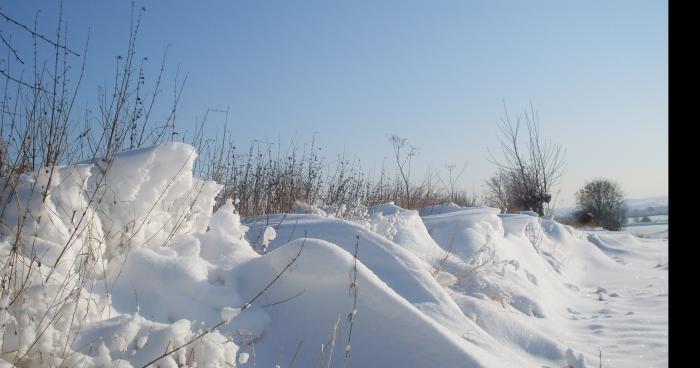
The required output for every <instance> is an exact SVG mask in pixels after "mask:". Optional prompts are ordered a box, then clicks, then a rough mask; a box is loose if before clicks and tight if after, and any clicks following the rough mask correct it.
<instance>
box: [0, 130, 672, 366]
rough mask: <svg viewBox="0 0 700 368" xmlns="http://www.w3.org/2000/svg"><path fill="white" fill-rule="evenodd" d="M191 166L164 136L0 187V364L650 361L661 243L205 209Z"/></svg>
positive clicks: (201, 184) (472, 215)
mask: <svg viewBox="0 0 700 368" xmlns="http://www.w3.org/2000/svg"><path fill="white" fill-rule="evenodd" d="M196 154H197V153H196V151H195V150H194V148H193V147H191V146H189V145H186V144H182V143H167V144H162V145H159V146H156V147H149V148H143V149H138V150H134V151H128V152H123V153H120V154H118V155H117V156H116V157H115V158H114V160H112V161H111V162H106V161H104V160H95V161H93V162H84V163H81V164H76V165H71V166H60V167H56V168H54V170H53V171H51V170H43V169H40V170H37V171H35V172H32V173H26V174H23V175H21V176H20V177H19V178H18V182H17V186H16V187H15V188H12V190H10V189H9V188H7V189H5V191H4V192H2V193H0V195H2V203H3V205H4V206H6V210H5V211H3V212H2V213H1V214H0V216H1V217H0V221H1V224H2V226H1V227H0V234H1V235H2V237H1V238H0V265H1V266H2V267H1V269H2V274H1V275H0V276H1V277H2V278H1V279H0V280H1V281H2V284H1V288H0V291H1V292H2V294H1V295H0V347H1V350H0V367H4V366H11V365H12V364H15V365H18V366H21V367H41V366H46V367H48V366H79V367H108V366H115V367H116V366H119V367H141V366H143V365H146V364H149V363H153V364H154V365H153V366H160V367H184V366H187V367H194V366H197V367H205V366H207V367H208V366H234V365H236V364H239V365H243V364H246V363H247V362H248V360H249V353H248V352H247V351H250V350H249V349H251V350H253V351H254V352H255V355H254V357H255V358H254V363H255V364H256V365H257V366H261V367H273V366H275V365H276V364H277V362H278V361H280V360H282V361H291V360H292V359H294V361H295V366H299V367H305V366H317V365H318V363H319V358H320V359H321V361H322V362H323V363H324V364H323V365H324V366H329V365H330V366H343V365H345V366H348V367H386V366H402V367H428V366H439V367H514V366H517V367H542V366H564V365H569V366H574V367H589V366H597V364H598V363H599V362H598V359H599V357H600V356H602V359H603V361H602V365H603V366H617V367H636V366H639V365H645V366H665V365H667V361H668V357H667V349H668V348H667V341H666V339H665V337H664V336H666V334H667V331H668V327H667V310H668V309H667V308H668V293H667V285H668V284H667V277H668V267H658V265H663V264H666V265H667V264H668V260H667V259H668V253H667V246H668V241H667V240H666V239H640V238H637V237H635V236H633V235H631V234H629V233H626V232H604V231H579V230H576V229H573V228H571V227H569V226H564V225H561V224H559V223H556V222H555V221H552V220H551V219H547V218H540V217H534V216H529V214H507V215H506V214H500V213H499V210H497V209H493V208H487V207H476V208H462V207H459V206H457V205H455V204H453V203H450V204H445V205H440V206H432V207H428V208H424V209H421V210H419V211H414V210H406V209H403V208H400V207H398V206H396V205H395V204H394V203H386V204H382V205H378V206H375V207H371V208H361V209H360V210H356V211H355V212H353V213H351V214H349V215H348V216H347V217H348V218H350V219H351V220H347V219H341V218H339V216H338V214H340V213H348V212H347V211H346V208H341V209H338V208H330V207H327V206H324V205H322V204H319V205H316V204H315V205H313V206H311V205H307V204H303V203H297V204H296V206H295V210H294V211H292V212H294V213H291V214H271V215H269V216H264V218H253V219H241V217H240V216H239V215H238V214H237V213H236V211H235V208H234V203H232V202H231V201H230V200H229V201H227V202H226V203H224V205H223V206H221V207H220V208H219V209H218V210H217V211H216V212H214V211H213V208H214V204H215V197H216V196H217V194H218V193H219V191H220V190H221V186H220V185H219V184H217V183H214V182H211V181H204V180H200V179H197V178H196V177H195V176H193V174H192V169H193V165H194V160H195V159H196ZM50 175H53V176H52V177H50ZM49 179H50V180H49ZM0 180H2V179H0ZM0 184H2V183H1V182H0ZM41 186H44V187H48V191H47V193H48V195H47V197H46V198H45V199H44V198H43V196H42V194H43V192H41V193H40V192H37V191H35V190H34V189H33V188H37V187H41ZM4 187H6V186H5V185H2V186H0V188H4ZM23 213H28V214H29V216H23V215H21V214H23ZM244 223H245V224H244ZM269 224H274V228H273V227H272V226H270V225H269ZM20 229H21V231H20ZM256 241H259V243H258V244H262V248H260V249H258V250H259V251H260V252H256V250H255V249H254V246H255V242H256ZM356 244H357V246H358V252H357V257H358V258H357V262H355V259H354V257H353V255H354V254H355V246H356ZM300 250H301V253H299V252H300ZM261 254H262V255H261ZM297 255H298V257H297ZM295 257H296V258H295ZM291 260H294V262H293V265H290V261H291ZM355 265H356V266H355ZM655 265H657V266H656V267H655ZM355 267H356V268H355ZM355 271H356V279H352V278H349V277H348V275H355V273H354V272H355ZM277 276H279V278H278V279H276V280H275V278H276V277H277ZM8 280H12V282H8ZM273 280H274V282H272V281H273ZM352 282H357V283H356V284H355V285H356V287H355V288H353V290H356V291H357V294H356V295H357V299H355V298H354V295H353V293H352V292H350V291H349V290H350V285H351V283H352ZM251 300H254V301H253V302H252V303H250V301H251ZM247 303H250V304H247ZM233 306H239V307H233ZM353 306H354V307H353ZM358 312H359V313H358ZM339 316H347V318H339ZM642 325H643V326H644V329H645V331H648V333H644V334H641V335H639V334H637V332H638V331H639V329H640V326H642ZM214 326H216V328H213V327H214ZM351 328H352V330H350V329H351ZM632 335H634V336H635V338H634V339H630V338H628V336H632ZM329 337H331V338H329ZM319 346H323V348H322V349H321V351H319V348H318V347H319ZM351 347H352V349H351ZM333 350H335V352H334V351H333ZM243 351H246V352H243ZM343 351H344V354H343ZM319 355H320V357H319ZM640 356H644V358H639V357H640ZM344 360H347V361H346V362H344Z"/></svg>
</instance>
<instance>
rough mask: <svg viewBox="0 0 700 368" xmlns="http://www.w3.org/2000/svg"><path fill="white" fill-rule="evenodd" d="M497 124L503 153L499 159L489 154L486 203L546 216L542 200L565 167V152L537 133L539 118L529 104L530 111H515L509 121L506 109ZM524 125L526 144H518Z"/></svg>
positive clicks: (548, 197)
mask: <svg viewBox="0 0 700 368" xmlns="http://www.w3.org/2000/svg"><path fill="white" fill-rule="evenodd" d="M504 110H505V117H504V118H503V119H502V120H501V123H500V124H499V129H500V135H499V136H498V140H499V143H500V148H501V151H502V154H503V158H502V159H501V160H499V159H496V158H495V156H494V155H493V154H491V161H492V162H493V163H494V164H495V165H496V167H497V172H496V174H495V175H494V176H493V177H492V178H491V179H489V180H488V181H487V182H486V186H487V188H488V192H489V195H488V200H489V204H490V205H491V206H494V207H498V208H501V209H502V210H503V211H504V212H508V211H511V212H514V211H523V210H529V211H535V212H537V213H538V214H539V215H545V203H549V202H550V200H551V197H552V195H551V191H552V189H553V188H554V187H555V186H556V185H557V183H558V181H559V179H560V178H561V175H562V174H563V172H564V168H565V166H566V159H565V156H566V154H565V152H564V150H563V148H562V147H561V146H560V145H558V144H553V143H551V142H550V141H549V140H547V139H545V138H543V137H542V136H541V134H540V124H539V117H538V115H537V114H536V112H535V110H534V108H533V107H532V105H530V111H529V112H528V111H525V113H524V114H522V115H521V114H518V115H516V117H515V122H512V121H511V119H510V116H509V114H508V110H507V109H506V108H505V105H504ZM523 124H524V126H525V129H526V130H527V135H526V137H525V144H524V145H523V144H522V143H521V128H522V126H523Z"/></svg>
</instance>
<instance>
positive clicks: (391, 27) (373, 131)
mask: <svg viewBox="0 0 700 368" xmlns="http://www.w3.org/2000/svg"><path fill="white" fill-rule="evenodd" d="M136 6H137V8H138V7H141V6H145V7H146V9H147V10H146V12H145V14H144V20H143V25H142V30H141V32H140V37H139V41H138V46H137V47H138V51H139V54H140V55H142V56H146V57H148V58H149V60H150V61H149V63H150V64H151V65H150V67H149V69H148V70H147V77H150V78H151V79H153V78H155V74H156V70H157V68H158V67H159V61H160V58H161V55H162V53H163V51H164V49H165V47H166V45H167V44H171V45H172V46H171V47H170V50H169V57H168V65H167V69H166V72H167V73H168V78H169V80H172V78H173V75H174V71H175V69H176V68H177V67H178V65H179V66H180V68H181V70H182V71H183V72H189V79H188V81H187V85H186V88H185V91H184V93H183V95H182V100H181V103H180V105H179V117H178V124H179V125H180V126H181V127H182V129H183V130H187V129H188V128H189V129H190V130H193V129H194V122H195V118H201V117H202V116H203V115H204V112H205V111H206V110H207V109H208V108H219V109H220V108H224V109H225V108H227V107H230V111H231V112H230V122H231V124H233V132H234V134H235V140H236V142H237V143H238V144H239V145H241V146H247V145H248V144H249V142H250V141H251V140H252V139H261V140H270V141H277V140H278V139H281V140H282V142H283V143H284V142H289V141H290V140H291V139H292V138H294V139H296V140H297V141H300V142H308V141H310V140H311V136H312V135H313V134H314V133H316V135H317V140H318V141H319V143H320V144H321V145H322V146H323V147H324V152H325V155H326V156H328V157H329V158H332V157H333V156H334V155H335V154H336V153H340V152H343V151H345V152H346V154H347V155H348V156H351V157H357V158H360V159H361V160H362V162H363V164H364V165H365V166H367V167H378V166H379V165H381V161H382V160H383V159H384V158H385V157H387V158H389V156H390V154H391V149H390V146H389V144H388V141H387V136H388V135H389V134H392V133H396V134H399V135H401V136H403V137H406V138H408V140H409V141H410V142H411V143H412V144H414V145H416V146H418V147H420V155H419V156H418V157H417V158H416V161H415V166H414V167H415V169H414V170H415V172H416V174H417V175H421V176H422V175H423V173H425V172H426V171H427V170H428V168H429V167H430V168H433V169H443V168H444V166H445V164H446V163H447V162H454V163H456V164H457V165H458V166H460V165H462V164H464V163H468V168H467V171H466V174H465V176H464V178H463V180H462V185H463V186H464V187H465V188H468V189H472V188H474V189H477V190H479V189H481V185H482V183H483V181H484V179H486V178H487V177H488V176H490V175H491V174H492V173H493V172H494V166H493V165H492V164H491V163H489V162H488V151H487V148H491V149H492V150H493V149H496V148H497V141H496V138H495V136H496V133H497V127H496V123H497V122H498V120H499V118H500V117H501V116H502V115H503V101H504V100H505V102H506V104H507V105H508V107H509V110H510V111H511V112H517V111H522V110H524V109H526V108H528V106H529V104H530V102H532V104H533V105H534V106H535V108H536V110H537V111H538V112H539V115H540V120H541V124H542V130H543V132H544V133H545V135H546V136H548V137H549V138H551V140H552V141H554V142H557V143H560V144H561V145H562V146H564V147H565V148H566V150H567V157H568V166H567V171H566V173H565V176H564V178H563V181H562V184H561V190H562V192H561V196H560V198H559V202H560V203H559V205H560V206H568V205H571V204H572V203H573V193H574V192H575V190H576V189H577V188H578V187H579V186H580V185H582V184H583V182H584V181H585V180H586V179H590V178H594V177H608V178H612V179H615V180H617V181H619V182H620V184H621V185H622V186H623V188H624V189H625V191H626V192H627V194H628V196H629V197H646V196H656V195H663V194H667V192H668V102H667V101H668V5H667V2H664V1H642V0H634V1H584V2H569V1H536V2H525V1H245V2H244V1H136ZM0 8H2V11H3V12H5V13H8V14H10V15H12V16H14V17H15V18H17V19H18V20H22V21H24V22H26V23H29V24H31V23H32V21H33V17H34V13H35V11H36V10H37V9H41V10H42V13H41V15H40V18H39V19H40V22H39V29H40V30H43V32H44V33H47V34H50V33H51V32H52V29H53V27H54V25H55V23H54V21H55V19H56V11H57V8H58V6H57V2H56V1H52V0H44V1H36V0H31V1H0ZM129 12H130V3H129V2H127V1H87V0H85V1H65V4H64V17H65V19H66V21H67V22H68V24H69V33H70V36H69V38H70V42H71V44H72V45H74V46H76V48H82V46H81V45H83V44H84V42H85V39H86V35H87V29H88V28H90V47H89V51H88V58H87V68H86V79H85V81H84V83H83V86H82V92H83V94H82V95H83V96H84V98H85V99H87V100H89V103H92V104H93V106H94V104H95V101H94V99H95V96H96V93H94V91H96V86H97V85H98V84H100V83H105V82H107V80H106V79H107V78H109V76H111V75H112V74H113V70H114V63H115V56H116V55H118V54H122V55H123V54H124V53H125V48H126V43H127V37H128V27H129V22H128V21H129ZM9 27H10V26H9V25H7V24H3V25H2V28H0V29H2V30H3V31H4V32H6V30H10V29H11V28H9ZM3 34H5V33H3ZM29 40H30V39H21V38H19V37H18V38H17V39H16V42H18V43H20V44H21V43H23V42H24V43H26V44H29ZM3 51H6V50H5V49H3ZM170 91H172V83H169V84H168V85H167V86H166V90H165V93H166V94H165V96H169V95H170V93H171V92H170ZM222 123H223V119H218V120H217V119H213V120H212V121H211V124H210V126H209V127H208V132H209V133H210V134H212V135H213V134H216V131H217V128H218V129H220V124H222Z"/></svg>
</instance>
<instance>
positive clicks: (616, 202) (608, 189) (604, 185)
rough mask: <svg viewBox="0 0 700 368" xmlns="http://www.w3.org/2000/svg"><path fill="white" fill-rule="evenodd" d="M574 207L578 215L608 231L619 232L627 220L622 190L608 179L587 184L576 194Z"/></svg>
mask: <svg viewBox="0 0 700 368" xmlns="http://www.w3.org/2000/svg"><path fill="white" fill-rule="evenodd" d="M576 205H577V207H578V208H577V213H578V214H585V215H586V216H587V217H590V220H591V222H593V223H594V224H596V225H598V226H601V227H603V228H605V229H608V230H620V229H621V228H622V225H623V224H624V223H625V221H626V218H627V209H626V208H625V203H624V194H623V192H622V188H620V185H619V184H617V183H616V182H614V181H612V180H609V179H595V180H592V181H589V182H587V183H586V185H584V186H583V188H581V189H579V191H578V192H576ZM577 217H581V216H580V215H579V216H577Z"/></svg>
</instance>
